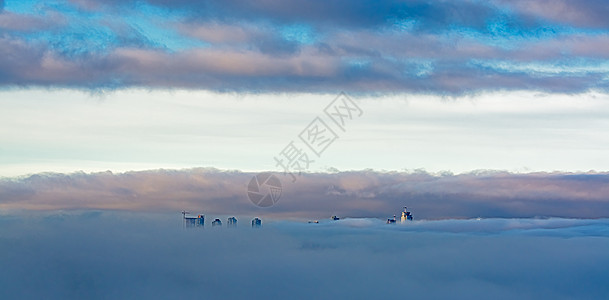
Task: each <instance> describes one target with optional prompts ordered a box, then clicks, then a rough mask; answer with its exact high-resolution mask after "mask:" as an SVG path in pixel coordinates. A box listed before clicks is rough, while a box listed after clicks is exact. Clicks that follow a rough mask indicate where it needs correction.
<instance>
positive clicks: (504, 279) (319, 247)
mask: <svg viewBox="0 0 609 300" xmlns="http://www.w3.org/2000/svg"><path fill="white" fill-rule="evenodd" d="M180 217H181V216H180V215H179V213H176V214H172V215H164V214H161V215H158V214H141V213H140V214H132V213H113V212H96V211H85V212H72V213H61V212H53V213H38V214H32V213H29V214H18V215H0V224H1V225H2V226H0V241H1V243H0V264H1V265H2V266H3V268H2V269H0V286H2V287H3V290H2V293H3V295H4V296H5V297H7V298H11V299H40V298H44V299H67V298H69V299H72V298H81V299H85V298H86V299H107V298H152V299H168V298H175V297H178V296H179V297H188V298H193V297H198V298H206V299H207V298H212V299H213V298H231V299H245V298H254V299H263V298H291V299H311V298H326V297H336V298H393V297H403V296H407V297H412V298H425V299H446V298H451V299H471V298H484V297H491V298H493V299H540V298H548V297H549V298H552V299H573V298H585V299H603V298H606V297H607V295H609V289H608V287H607V285H606V278H607V275H608V274H607V267H608V266H609V260H608V258H607V255H606V253H607V251H608V250H609V239H608V238H607V237H608V236H609V234H608V232H607V226H608V225H609V224H608V221H607V220H606V219H603V220H596V221H590V220H572V219H551V220H523V219H509V220H497V219H491V220H481V221H476V220H447V221H415V222H414V223H412V224H407V225H405V226H401V225H396V226H389V225H386V224H382V221H379V220H369V219H353V220H344V221H342V220H341V221H338V222H332V223H320V224H302V223H294V222H275V223H272V222H267V221H266V220H265V221H264V227H263V228H262V229H260V230H253V229H251V228H249V226H247V224H240V226H239V227H237V228H236V229H227V228H221V229H218V228H209V227H206V228H205V229H201V230H199V229H194V230H183V229H182V227H181V226H180V220H179V219H180ZM244 219H245V218H240V219H239V222H242V221H243V220H244ZM244 223H247V221H245V222H244ZM244 225H245V226H244ZM481 228H482V229H483V228H492V230H491V231H486V232H480V231H479V230H477V229H481Z"/></svg>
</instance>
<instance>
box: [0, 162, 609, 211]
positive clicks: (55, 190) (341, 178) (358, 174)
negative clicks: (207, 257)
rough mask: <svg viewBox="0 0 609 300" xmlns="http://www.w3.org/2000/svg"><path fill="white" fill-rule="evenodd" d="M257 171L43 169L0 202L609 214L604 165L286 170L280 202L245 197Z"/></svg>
mask: <svg viewBox="0 0 609 300" xmlns="http://www.w3.org/2000/svg"><path fill="white" fill-rule="evenodd" d="M252 176H253V174H251V173H243V172H237V171H234V172H225V171H219V170H214V169H192V170H181V171H171V170H157V171H142V172H128V173H122V174H113V173H110V172H106V173H93V174H85V173H74V174H38V175H32V176H29V177H23V178H13V179H4V180H2V181H1V182H0V199H1V202H0V208H3V209H34V210H40V209H41V210H48V209H51V210H56V209H117V210H129V211H141V210H144V211H156V212H163V211H181V210H182V209H188V210H194V211H203V212H210V213H222V214H224V213H235V214H249V215H253V214H260V215H263V216H270V217H289V218H302V219H308V218H314V219H315V218H325V217H327V216H330V215H332V214H338V215H342V216H351V217H379V218H384V217H389V216H391V215H393V214H397V213H399V211H400V208H401V207H402V206H404V205H407V206H411V207H413V211H414V212H415V216H416V217H417V218H422V219H443V218H473V217H502V218H504V217H505V218H510V217H536V216H543V217H548V216H551V217H570V218H601V217H607V216H609V206H608V205H607V201H608V200H607V198H606V194H607V192H609V185H608V184H607V183H609V175H607V174H605V173H590V174H588V173H582V174H565V173H531V174H512V173H501V172H490V173H485V172H481V173H469V174H461V175H452V174H444V175H434V174H428V173H425V172H420V173H398V172H391V173H381V172H374V171H353V172H341V173H336V174H327V173H316V174H304V175H302V176H301V177H298V178H297V181H296V182H295V183H291V178H290V177H289V176H288V177H283V176H282V175H280V174H279V176H280V177H281V178H283V194H282V197H281V200H280V202H279V203H278V204H277V205H275V206H272V207H270V208H266V209H263V208H259V207H257V206H255V205H253V204H252V203H251V202H250V201H249V200H248V198H247V195H246V192H247V183H248V182H249V180H250V179H251V177H252Z"/></svg>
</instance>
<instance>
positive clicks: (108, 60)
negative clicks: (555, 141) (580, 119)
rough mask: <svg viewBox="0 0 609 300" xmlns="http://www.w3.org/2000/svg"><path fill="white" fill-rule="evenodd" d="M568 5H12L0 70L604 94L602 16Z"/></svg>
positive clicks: (1, 80) (268, 84)
mask: <svg viewBox="0 0 609 300" xmlns="http://www.w3.org/2000/svg"><path fill="white" fill-rule="evenodd" d="M565 3H566V2H560V3H558V4H556V5H547V6H550V7H551V8H552V9H548V10H529V9H528V8H529V7H542V6H543V5H542V4H544V2H543V1H527V2H526V3H524V2H517V3H514V4H505V3H502V2H497V3H496V4H492V3H490V4H488V3H482V2H470V1H459V2H457V3H455V2H444V1H438V2H433V3H429V2H427V1H414V2H401V1H389V2H383V4H381V5H379V4H378V3H377V2H373V1H356V2H353V1H348V2H345V1H329V2H328V1H325V2H319V3H317V2H316V3H310V2H309V1H300V0H292V1H285V2H268V1H254V2H248V3H246V4H243V3H241V4H239V5H235V3H233V2H232V1H204V2H191V1H188V2H186V1H148V2H142V1H138V2H129V1H127V2H124V1H120V2H119V1H109V2H103V3H102V2H98V1H85V0H81V1H72V2H69V3H63V4H62V5H56V6H52V5H41V6H38V7H37V8H36V9H32V10H31V11H29V12H28V11H27V10H23V9H21V10H19V12H13V11H11V9H12V8H11V6H9V7H8V8H7V9H5V10H4V11H3V12H2V13H1V14H0V28H2V30H3V31H4V34H3V35H2V39H3V41H4V42H3V43H2V49H0V51H2V52H3V53H7V54H11V55H4V56H3V57H2V60H1V61H0V63H1V64H2V72H1V74H0V75H1V76H0V84H1V85H4V86H15V85H17V86H30V85H38V86H61V87H77V88H87V89H96V88H121V87H152V88H162V89H163V88H174V87H179V88H189V89H208V90H217V91H240V92H244V91H245V92H314V93H325V92H335V91H337V90H346V91H349V92H352V93H378V92H380V93H395V92H413V93H433V94H462V93H470V92H478V91H496V90H541V91H546V92H554V93H578V92H584V91H589V90H601V91H605V90H606V86H607V85H606V78H607V75H606V74H607V72H608V71H609V70H607V66H605V65H602V64H600V65H599V60H604V59H605V58H606V52H607V51H603V49H605V48H607V38H606V36H607V33H606V32H604V31H602V30H601V31H597V32H590V31H589V30H588V29H587V28H588V27H586V26H587V24H583V23H581V22H580V21H581V20H584V19H585V18H584V17H581V16H588V12H590V14H591V15H593V16H594V14H592V13H591V12H592V11H597V10H595V9H594V8H595V7H596V6H595V5H597V4H598V3H596V2H594V1H586V2H585V3H582V4H577V5H575V4H565ZM524 6H526V7H525V8H526V9H525V8H522V7H524ZM563 6H564V7H566V6H568V7H571V6H574V10H573V11H576V12H578V13H574V14H575V17H567V18H566V19H567V20H570V19H573V20H575V21H573V22H570V23H569V25H564V24H563V23H560V24H557V23H556V22H555V21H554V19H557V18H558V17H556V16H561V15H563V13H562V11H563V10H564V9H562V8H560V7H563ZM294 7H298V8H299V9H293V8H294ZM543 7H546V6H543ZM525 10H526V12H525ZM553 10H556V11H558V12H557V13H555V14H554V15H552V14H551V12H552V11H553ZM531 11H532V13H533V14H536V15H535V16H531ZM569 11H571V10H569ZM598 11H600V10H598ZM544 13H545V15H544ZM565 14H566V13H565ZM552 16H554V17H552ZM569 16H570V15H569ZM577 16H580V17H577ZM592 19H594V18H592ZM582 22H583V21H582ZM595 22H596V23H598V22H600V21H598V22H597V21H595ZM596 23H595V24H596ZM599 24H600V23H599ZM580 25H581V26H584V27H585V28H580V27H581V26H580ZM588 25H589V24H588ZM565 26H572V27H569V28H565ZM83 36H87V39H83V38H82V37H83ZM506 65H509V66H512V67H511V68H505V66H506ZM539 66H541V67H539ZM543 66H557V67H558V69H560V70H561V71H559V72H546V71H545V70H547V67H545V68H544V67H543ZM571 69H577V70H578V72H577V73H574V72H572V71H570V70H571Z"/></svg>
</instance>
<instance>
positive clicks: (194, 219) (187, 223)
mask: <svg viewBox="0 0 609 300" xmlns="http://www.w3.org/2000/svg"><path fill="white" fill-rule="evenodd" d="M182 217H183V219H184V227H204V226H205V215H203V214H199V215H197V216H194V215H190V213H189V212H187V211H182ZM330 220H332V221H339V220H340V218H339V217H338V216H336V215H333V216H332V217H330ZM412 220H413V216H412V213H411V212H410V211H409V210H408V207H406V206H404V211H402V216H401V217H400V223H406V222H408V221H412ZM309 223H314V224H318V223H319V221H318V220H309ZM396 223H397V216H396V215H393V218H389V219H387V224H396ZM211 226H212V227H222V220H220V219H218V218H216V219H214V220H213V221H212V222H211ZM226 227H228V228H233V227H237V218H235V217H229V218H228V219H226ZM260 227H262V220H261V219H260V218H254V219H252V228H260Z"/></svg>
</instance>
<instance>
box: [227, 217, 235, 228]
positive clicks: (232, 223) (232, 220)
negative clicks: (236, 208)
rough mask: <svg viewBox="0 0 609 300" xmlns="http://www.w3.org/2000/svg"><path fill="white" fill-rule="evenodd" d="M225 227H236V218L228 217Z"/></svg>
mask: <svg viewBox="0 0 609 300" xmlns="http://www.w3.org/2000/svg"><path fill="white" fill-rule="evenodd" d="M226 227H237V218H235V217H230V218H228V222H227V223H226Z"/></svg>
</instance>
